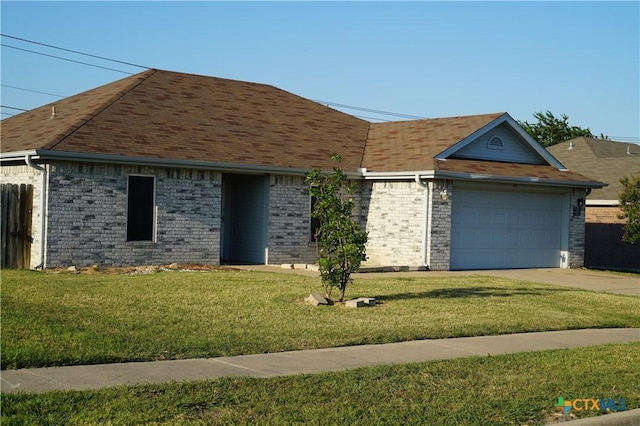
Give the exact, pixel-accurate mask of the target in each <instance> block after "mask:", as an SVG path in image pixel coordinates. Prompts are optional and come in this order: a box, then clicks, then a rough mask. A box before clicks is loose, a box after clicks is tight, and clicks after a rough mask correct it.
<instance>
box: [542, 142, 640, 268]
mask: <svg viewBox="0 0 640 426" xmlns="http://www.w3.org/2000/svg"><path fill="white" fill-rule="evenodd" d="M548 151H549V152H551V154H553V155H554V156H555V157H556V158H557V159H559V160H560V161H562V164H564V165H565V166H567V167H568V168H570V169H571V170H573V171H575V172H578V173H580V174H584V175H585V176H589V177H591V178H592V179H595V180H598V181H601V182H606V183H608V184H609V185H608V186H606V187H604V188H594V189H593V191H592V192H591V194H589V196H588V197H587V205H586V213H585V221H586V225H585V254H584V263H585V266H589V267H599V268H614V269H634V270H640V244H630V243H625V242H624V241H622V235H623V233H624V229H623V227H624V223H625V220H624V219H620V218H619V217H618V215H619V214H620V213H621V212H620V207H619V205H620V202H619V198H620V193H621V192H622V189H623V188H622V184H621V183H620V178H622V177H623V176H637V175H638V174H640V145H636V144H632V143H624V142H616V141H611V140H603V139H593V138H586V137H579V138H575V139H571V140H568V141H566V142H563V143H560V144H557V145H553V146H551V147H549V148H548Z"/></svg>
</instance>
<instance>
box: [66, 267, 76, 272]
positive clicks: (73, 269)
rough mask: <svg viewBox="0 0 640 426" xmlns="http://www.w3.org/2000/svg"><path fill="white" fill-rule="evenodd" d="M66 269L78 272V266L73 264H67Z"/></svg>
mask: <svg viewBox="0 0 640 426" xmlns="http://www.w3.org/2000/svg"><path fill="white" fill-rule="evenodd" d="M67 271H69V272H78V268H76V267H75V266H69V267H68V268H67Z"/></svg>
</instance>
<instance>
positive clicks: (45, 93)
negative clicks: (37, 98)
mask: <svg viewBox="0 0 640 426" xmlns="http://www.w3.org/2000/svg"><path fill="white" fill-rule="evenodd" d="M0 86H2V87H8V88H10V89H16V90H24V91H25V92H33V93H40V94H41V95H49V96H56V97H58V98H65V97H66V96H63V95H56V94H55V93H48V92H41V91H39V90H31V89H25V88H24V87H16V86H10V85H8V84H0Z"/></svg>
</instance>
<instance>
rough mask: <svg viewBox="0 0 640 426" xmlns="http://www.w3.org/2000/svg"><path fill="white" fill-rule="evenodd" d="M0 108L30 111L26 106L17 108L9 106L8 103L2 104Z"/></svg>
mask: <svg viewBox="0 0 640 426" xmlns="http://www.w3.org/2000/svg"><path fill="white" fill-rule="evenodd" d="M0 108H9V109H15V110H18V111H24V112H27V111H29V110H28V109H24V108H16V107H12V106H7V105H0Z"/></svg>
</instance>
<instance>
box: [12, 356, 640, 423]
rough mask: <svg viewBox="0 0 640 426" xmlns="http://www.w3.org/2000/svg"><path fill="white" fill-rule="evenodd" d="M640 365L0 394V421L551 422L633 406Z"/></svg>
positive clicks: (423, 369)
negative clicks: (591, 407)
mask: <svg viewBox="0 0 640 426" xmlns="http://www.w3.org/2000/svg"><path fill="white" fill-rule="evenodd" d="M639 364H640V343H629V344H617V345H602V346H594V347H588V348H580V349H563V350H554V351H545V352H533V353H521V354H515V355H501V356H494V357H474V358H464V359H455V360H448V361H437V362H427V363H419V364H407V365H401V366H391V367H390V366H382V367H373V368H362V369H357V370H350V371H346V372H339V373H327V374H317V375H298V376H290V377H281V378H274V379H249V378H227V379H219V380H213V381H206V382H191V383H183V384H161V385H145V386H134V387H120V388H112V389H106V390H98V391H85V392H77V391H74V392H58V391H56V392H50V393H46V394H5V395H3V396H2V425H3V426H4V425H16V424H20V425H47V424H51V425H61V424H65V425H79V424H110V425H136V424H153V425H187V424H189V425H204V424H206V425H231V424H247V425H248V424H251V425H255V424H260V425H291V424H315V425H395V424H398V425H400V424H402V425H502V424H504V425H534V424H544V423H545V422H547V421H550V420H553V419H554V418H556V417H555V414H554V413H555V412H556V410H555V407H554V404H555V403H556V401H557V398H558V397H561V396H562V397H564V398H565V399H569V400H571V399H578V398H580V399H583V398H587V399H598V398H612V399H615V400H618V399H619V398H625V400H626V401H625V402H626V406H627V409H633V408H638V407H639V406H640V369H638V368H637V367H638V365H639ZM574 413H575V414H577V415H578V416H579V417H584V416H592V415H598V414H602V413H598V412H593V411H587V412H574ZM572 414H573V413H572Z"/></svg>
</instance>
